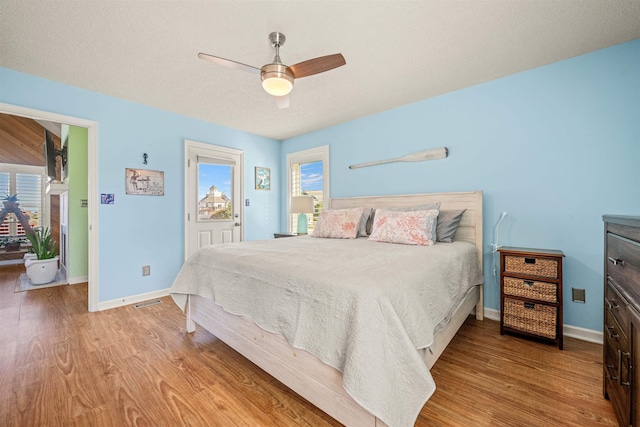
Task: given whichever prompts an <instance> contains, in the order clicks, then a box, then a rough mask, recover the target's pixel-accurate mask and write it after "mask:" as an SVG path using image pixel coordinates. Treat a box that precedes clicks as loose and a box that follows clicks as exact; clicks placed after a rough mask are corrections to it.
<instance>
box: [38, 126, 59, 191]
mask: <svg viewBox="0 0 640 427" xmlns="http://www.w3.org/2000/svg"><path fill="white" fill-rule="evenodd" d="M42 149H43V151H44V168H45V172H46V174H47V176H48V177H49V181H51V180H55V179H56V154H57V153H56V151H57V150H56V144H55V143H54V142H53V135H52V134H51V132H49V131H48V130H46V129H45V131H44V144H43V145H42Z"/></svg>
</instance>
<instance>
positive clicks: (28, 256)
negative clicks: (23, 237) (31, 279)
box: [22, 252, 38, 262]
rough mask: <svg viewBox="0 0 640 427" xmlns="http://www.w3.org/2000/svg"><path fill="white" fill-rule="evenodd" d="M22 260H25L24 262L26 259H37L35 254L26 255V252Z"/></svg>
mask: <svg viewBox="0 0 640 427" xmlns="http://www.w3.org/2000/svg"><path fill="white" fill-rule="evenodd" d="M22 259H23V260H25V262H26V261H27V260H28V259H38V255H36V254H31V253H28V252H27V253H26V254H24V256H23V257H22Z"/></svg>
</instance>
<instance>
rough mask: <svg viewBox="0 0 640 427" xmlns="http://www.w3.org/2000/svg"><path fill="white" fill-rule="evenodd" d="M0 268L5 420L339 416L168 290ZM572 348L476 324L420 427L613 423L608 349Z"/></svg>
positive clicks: (120, 422)
mask: <svg viewBox="0 0 640 427" xmlns="http://www.w3.org/2000/svg"><path fill="white" fill-rule="evenodd" d="M23 271H24V267H23V266H9V267H0V322H1V323H0V324H1V325H3V328H0V425H2V426H11V427H13V426H15V427H22V426H47V427H49V426H51V427H55V426H83V427H84V426H118V427H119V426H153V427H156V426H167V427H173V426H221V427H227V426H251V427H255V426H265V427H270V426H285V427H286V426H309V427H336V426H339V425H340V424H339V423H338V422H336V421H335V420H333V419H332V418H330V417H329V416H327V415H326V414H325V413H323V412H322V411H320V410H318V409H317V408H315V407H314V406H312V405H311V404H309V403H308V402H307V401H305V400H304V399H302V398H300V397H299V396H298V395H296V394H295V393H293V392H292V391H291V390H289V389H288V388H287V387H286V386H284V385H282V384H281V383H280V382H278V381H277V380H275V379H274V378H272V377H271V376H269V375H268V374H266V373H265V372H264V371H262V370H261V369H260V368H258V367H257V366H256V365H254V364H253V363H251V362H249V361H248V360H247V359H245V358H244V357H242V356H241V355H240V354H238V353H236V352H235V351H234V350H232V349H231V348H229V347H228V346H227V345H226V344H224V343H223V342H221V341H220V340H219V339H217V338H216V337H214V336H213V335H211V334H210V333H209V332H207V331H204V330H203V329H201V328H198V329H197V331H196V332H195V333H194V334H187V333H186V332H185V328H184V315H183V314H182V313H181V311H180V310H179V309H178V307H177V306H176V305H175V304H174V303H173V301H172V300H171V298H170V297H165V298H162V299H161V301H162V302H161V304H157V305H152V306H148V307H144V308H140V309H135V308H133V307H132V306H127V307H120V308H116V309H112V310H107V311H103V312H98V313H88V312H87V285H86V284H78V285H72V286H58V287H52V288H44V289H38V290H33V291H28V292H14V291H15V284H16V280H17V278H18V276H19V274H20V273H21V272H23ZM564 344H565V350H563V351H560V350H558V348H557V347H555V346H553V345H548V344H544V343H539V342H536V341H529V340H526V339H522V338H520V337H515V336H509V335H500V331H499V324H498V323H497V322H493V321H490V320H485V321H483V322H479V321H476V320H475V319H473V318H469V319H467V321H466V323H465V324H464V325H463V326H462V328H461V330H460V331H459V332H458V334H457V335H456V336H455V337H454V339H453V341H452V342H451V344H450V345H449V347H448V348H447V349H446V350H445V352H444V353H443V355H442V356H441V358H440V360H438V362H437V363H436V364H435V366H434V367H433V368H432V371H431V372H432V374H433V377H434V379H435V381H436V385H437V389H436V392H435V394H434V395H433V396H432V398H431V399H430V400H429V402H427V404H426V405H425V406H424V408H423V409H422V411H421V413H420V415H419V418H418V420H417V422H416V426H420V427H426V426H429V427H433V426H473V427H476V426H477V427H483V426H491V427H493V426H499V427H500V426H503V427H512V426H556V425H557V426H560V425H561V426H568V427H572V426H575V427H578V426H580V427H582V426H617V422H616V420H615V415H614V412H613V408H612V406H611V403H610V402H609V401H607V400H605V399H604V398H603V397H602V389H601V386H602V384H601V372H602V371H601V370H602V364H601V358H602V346H600V345H597V344H592V343H587V342H583V341H578V340H575V339H571V338H565V343H564Z"/></svg>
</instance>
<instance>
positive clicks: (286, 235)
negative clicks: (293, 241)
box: [273, 233, 298, 239]
mask: <svg viewBox="0 0 640 427" xmlns="http://www.w3.org/2000/svg"><path fill="white" fill-rule="evenodd" d="M297 236H298V235H297V234H296V233H273V238H274V239H280V238H281V237H297Z"/></svg>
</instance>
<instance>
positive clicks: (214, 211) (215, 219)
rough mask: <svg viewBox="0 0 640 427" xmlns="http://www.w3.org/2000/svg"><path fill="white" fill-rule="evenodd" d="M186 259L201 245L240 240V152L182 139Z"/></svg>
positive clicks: (242, 234) (241, 158) (241, 224)
mask: <svg viewBox="0 0 640 427" xmlns="http://www.w3.org/2000/svg"><path fill="white" fill-rule="evenodd" d="M185 159H186V163H187V164H186V168H185V170H186V179H185V182H186V186H187V188H186V192H185V194H186V201H185V211H186V212H185V213H186V215H185V217H186V227H185V240H186V241H185V259H186V258H188V257H189V256H190V255H191V254H192V253H194V252H195V251H196V250H198V249H199V248H201V247H203V246H209V245H212V244H215V243H229V242H238V241H241V240H242V239H243V236H244V232H243V216H244V209H243V205H242V200H243V185H242V177H243V172H242V171H243V162H244V156H243V152H242V151H240V150H234V149H231V148H226V147H218V146H215V145H209V144H203V143H199V142H194V141H185Z"/></svg>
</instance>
